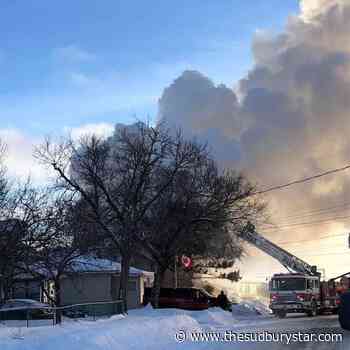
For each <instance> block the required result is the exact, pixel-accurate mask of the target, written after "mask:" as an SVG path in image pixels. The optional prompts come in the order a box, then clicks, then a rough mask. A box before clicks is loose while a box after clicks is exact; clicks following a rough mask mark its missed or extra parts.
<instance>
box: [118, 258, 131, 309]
mask: <svg viewBox="0 0 350 350" xmlns="http://www.w3.org/2000/svg"><path fill="white" fill-rule="evenodd" d="M130 260H131V257H130V254H123V255H122V261H121V271H120V284H119V299H120V300H123V305H124V310H123V311H124V312H125V313H127V312H128V282H129V267H130Z"/></svg>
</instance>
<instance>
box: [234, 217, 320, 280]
mask: <svg viewBox="0 0 350 350" xmlns="http://www.w3.org/2000/svg"><path fill="white" fill-rule="evenodd" d="M240 238H242V239H243V240H245V241H246V242H248V243H250V244H252V245H254V246H255V247H256V248H258V249H260V250H262V251H263V252H265V253H266V254H268V255H270V256H271V257H273V258H275V259H276V260H277V261H279V262H280V263H281V264H282V265H283V266H284V267H285V268H286V269H287V270H293V271H294V272H298V273H303V274H305V275H308V276H318V275H319V272H317V267H316V266H312V265H309V264H308V263H307V262H305V261H303V260H301V259H299V258H298V257H296V256H294V255H293V254H291V253H289V252H287V251H286V250H284V249H283V248H281V247H279V246H278V245H277V244H275V243H272V242H271V241H269V240H268V239H266V238H264V237H263V236H262V235H260V234H259V233H258V232H256V230H255V226H254V225H253V224H251V223H248V224H247V225H246V227H245V228H244V229H243V231H242V232H241V234H240Z"/></svg>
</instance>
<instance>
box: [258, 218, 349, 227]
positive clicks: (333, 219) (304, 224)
mask: <svg viewBox="0 0 350 350" xmlns="http://www.w3.org/2000/svg"><path fill="white" fill-rule="evenodd" d="M349 219H350V215H347V216H336V217H333V218H327V219H323V220H315V221H306V222H299V223H291V224H285V225H275V226H273V225H272V226H270V227H264V228H263V229H264V230H270V231H271V230H272V231H276V230H283V229H288V228H290V227H295V226H304V227H305V226H312V225H318V224H323V223H326V222H329V221H335V220H342V221H344V220H349Z"/></svg>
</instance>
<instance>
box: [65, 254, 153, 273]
mask: <svg viewBox="0 0 350 350" xmlns="http://www.w3.org/2000/svg"><path fill="white" fill-rule="evenodd" d="M70 269H71V271H72V272H79V273H82V272H119V273H120V271H121V264H120V263H119V262H116V261H112V260H108V259H100V258H95V257H88V256H86V257H79V258H77V259H75V260H74V261H73V262H72V264H71V268H70ZM129 274H130V275H131V276H141V275H148V274H149V272H148V271H143V270H140V269H136V268H135V267H130V269H129Z"/></svg>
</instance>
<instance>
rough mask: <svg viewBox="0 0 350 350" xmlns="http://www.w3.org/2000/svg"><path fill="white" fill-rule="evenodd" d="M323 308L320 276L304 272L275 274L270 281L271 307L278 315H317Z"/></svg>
mask: <svg viewBox="0 0 350 350" xmlns="http://www.w3.org/2000/svg"><path fill="white" fill-rule="evenodd" d="M320 308H321V293H320V277H319V276H308V275H305V274H302V273H285V274H275V275H274V276H273V277H272V279H271V281H270V309H271V310H272V312H273V313H274V314H275V315H276V316H278V317H281V318H282V317H285V316H286V314H287V313H306V314H307V315H308V316H310V317H312V316H316V315H317V312H318V311H319V310H320Z"/></svg>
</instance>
